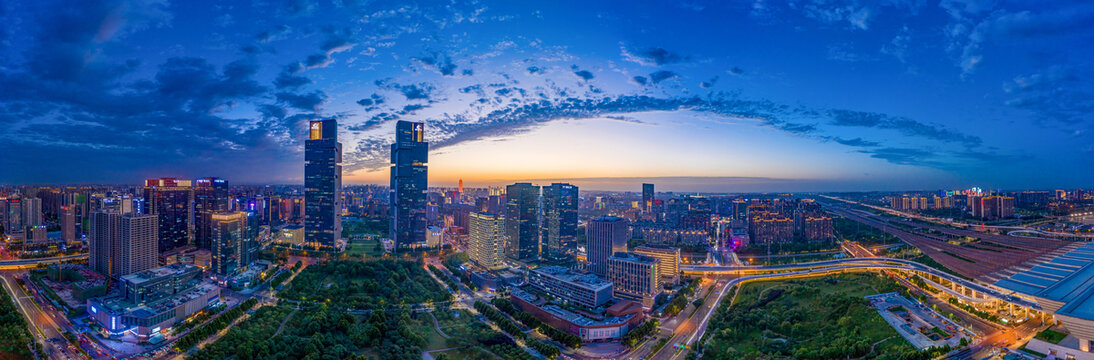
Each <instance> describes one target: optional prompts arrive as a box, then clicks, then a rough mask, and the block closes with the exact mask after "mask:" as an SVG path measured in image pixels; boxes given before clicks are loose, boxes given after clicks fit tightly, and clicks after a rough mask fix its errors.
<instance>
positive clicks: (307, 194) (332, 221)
mask: <svg viewBox="0 0 1094 360" xmlns="http://www.w3.org/2000/svg"><path fill="white" fill-rule="evenodd" d="M341 203H342V144H341V143H339V142H338V123H337V122H336V121H335V120H321V121H312V122H311V130H310V133H309V138H308V140H307V141H305V142H304V242H305V243H306V244H307V245H309V246H314V247H328V248H333V247H336V246H337V245H338V239H339V238H340V237H341V235H342V217H341V216H340V214H339V213H340V212H341V210H342V206H341Z"/></svg>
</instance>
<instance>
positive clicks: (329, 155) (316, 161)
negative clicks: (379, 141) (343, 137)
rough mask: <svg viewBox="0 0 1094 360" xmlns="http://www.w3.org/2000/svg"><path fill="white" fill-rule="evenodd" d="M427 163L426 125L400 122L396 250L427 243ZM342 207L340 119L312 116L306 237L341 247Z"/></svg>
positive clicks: (394, 169)
mask: <svg viewBox="0 0 1094 360" xmlns="http://www.w3.org/2000/svg"><path fill="white" fill-rule="evenodd" d="M428 162H429V143H427V142H425V124H424V123H420V122H410V121H399V122H398V123H397V124H396V125H395V143H394V144H391V190H390V191H391V239H392V240H394V241H395V249H396V251H398V250H406V249H409V248H411V247H414V246H416V245H417V244H423V243H425V231H426V225H427V224H426V217H425V209H426V190H427V188H428V183H427V179H428V178H427V175H426V164H427V163H428ZM341 211H342V144H341V143H339V142H338V122H337V121H336V120H317V121H312V122H311V123H310V124H309V130H308V140H307V141H305V143H304V241H305V242H306V243H308V244H312V245H318V246H321V247H324V248H328V247H329V248H330V249H335V250H337V249H341V248H342V246H343V244H342V240H341V235H342V218H341Z"/></svg>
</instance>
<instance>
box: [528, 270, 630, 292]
mask: <svg viewBox="0 0 1094 360" xmlns="http://www.w3.org/2000/svg"><path fill="white" fill-rule="evenodd" d="M532 271H533V272H535V273H538V274H541V275H545V276H549V277H552V278H555V279H558V280H560V281H565V282H568V283H573V284H575V285H578V286H582V287H585V288H589V289H592V290H600V289H604V288H610V287H611V286H612V282H611V281H607V280H604V279H601V278H598V277H596V275H593V274H579V273H575V272H573V271H571V270H570V269H567V268H565V267H562V266H558V265H548V266H540V267H538V268H535V269H532Z"/></svg>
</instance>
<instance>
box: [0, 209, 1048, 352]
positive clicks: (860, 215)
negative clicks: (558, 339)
mask: <svg viewBox="0 0 1094 360" xmlns="http://www.w3.org/2000/svg"><path fill="white" fill-rule="evenodd" d="M843 201H846V200H843ZM849 203H850V202H849ZM855 204H857V203H855ZM857 205H862V204H857ZM835 207H836V209H834V212H836V213H839V214H841V215H845V216H847V215H850V216H849V217H851V218H853V219H855V220H856V221H860V222H863V223H875V224H880V222H882V221H888V220H880V219H877V218H867V217H876V216H874V215H869V214H867V213H865V212H856V213H854V214H851V213H849V212H848V210H847V209H846V208H842V207H840V206H838V205H837V206H835ZM887 211H888V210H887ZM900 214H901V215H903V213H900ZM882 229H883V230H885V231H887V232H890V233H894V231H893V230H892V227H889V228H885V227H882ZM894 235H898V234H896V233H894ZM904 235H906V234H904ZM898 237H900V236H899V235H898ZM902 239H903V237H902ZM721 250H722V249H715V253H716V254H719V255H721V256H716V259H715V262H716V263H727V264H728V265H739V264H740V262H739V260H738V259H737V258H736V256H734V255H732V252H730V253H729V254H726V253H725V252H724V251H721ZM843 250H844V252H846V253H847V254H848V255H850V256H852V257H854V258H872V257H875V256H876V255H875V254H874V252H873V251H871V250H870V249H868V248H866V247H863V246H861V245H860V244H857V243H853V242H845V243H844V244H843ZM79 258H80V256H74V257H65V258H61V259H60V260H72V259H79ZM300 259H302V260H305V261H308V260H313V259H308V258H300ZM722 259H725V260H722ZM57 260H59V259H57V258H54V259H37V260H15V261H12V260H8V261H3V262H0V269H3V270H2V271H0V279H2V282H3V286H4V289H5V291H7V292H8V294H9V295H11V296H12V298H13V299H15V303H16V306H17V308H18V309H19V311H20V312H21V313H22V315H23V316H24V318H26V319H27V321H28V324H29V327H30V330H31V333H32V335H33V336H34V338H35V340H36V341H37V342H38V343H39V344H41V345H42V346H43V349H44V350H45V352H46V354H48V355H49V358H50V359H83V358H85V355H84V353H87V354H89V355H90V356H91V357H92V358H95V359H105V358H111V354H110V350H109V349H108V348H106V347H104V346H103V345H101V344H98V343H96V342H95V341H90V342H81V347H82V348H77V347H76V346H73V345H71V344H70V343H69V342H68V341H67V340H66V339H65V338H64V335H63V333H64V332H68V333H71V334H76V333H78V331H77V329H76V328H75V327H74V326H73V324H71V323H70V322H69V321H68V319H67V318H66V317H65V315H64V314H63V313H62V312H60V311H59V310H57V309H55V308H54V307H53V306H51V305H48V304H49V303H48V302H46V301H45V299H38V298H36V297H35V296H33V295H30V294H28V293H27V292H26V291H24V290H23V288H22V287H20V286H19V285H18V283H17V282H16V275H17V274H20V273H21V272H22V271H21V270H13V269H15V268H20V267H25V266H27V265H34V264H39V263H49V262H55V261H57ZM293 260H296V259H295V258H294V259H293ZM294 262H295V261H290V263H294ZM425 263H426V264H431V265H434V266H436V267H437V268H438V269H442V271H443V272H444V273H446V274H449V275H450V273H449V272H448V270H447V269H446V268H445V267H444V266H443V264H442V263H441V260H440V259H438V258H435V257H430V258H426V259H425ZM883 271H885V272H886V273H888V272H890V270H883ZM786 274H787V275H786V276H797V275H801V273H800V272H793V273H786ZM430 275H431V276H433V274H432V273H431V272H430ZM450 276H451V275H450ZM805 276H811V275H810V274H805ZM779 277H781V275H775V276H770V278H772V279H774V278H779ZM893 277H894V278H896V279H898V281H900V282H901V283H902V284H903V285H904V286H906V287H908V288H909V289H912V290H913V291H914V292H917V293H919V294H922V295H928V296H927V299H928V305H934V306H937V307H938V308H939V309H940V310H942V311H943V312H945V313H950V314H954V315H955V316H956V317H957V321H958V322H959V323H961V324H963V325H964V326H967V327H969V328H971V329H973V330H974V331H976V332H977V333H978V334H980V335H981V336H979V337H978V338H977V339H976V341H974V342H973V344H972V345H970V346H968V347H966V348H965V349H962V350H961V351H959V352H958V353H957V354H956V355H954V357H956V358H959V359H986V358H991V357H992V356H995V355H998V354H1001V353H1002V352H1003V351H1006V352H1010V353H1014V352H1015V347H1017V346H1019V345H1021V344H1023V343H1025V342H1026V341H1028V340H1029V339H1030V338H1032V337H1033V335H1034V334H1036V333H1037V332H1038V331H1040V330H1042V329H1044V328H1045V327H1046V326H1045V324H1043V323H1042V322H1041V321H1027V322H1025V323H1023V324H1021V325H1020V326H1018V327H1013V328H1007V327H1004V326H1001V325H998V324H995V323H992V322H988V321H986V320H983V319H981V318H979V317H976V316H973V315H970V314H968V313H966V312H964V311H962V310H960V309H957V308H956V307H954V306H952V305H951V304H949V303H947V302H946V301H943V300H941V299H939V298H936V297H933V296H930V295H932V294H930V293H928V292H923V291H920V290H918V288H917V287H916V286H915V285H913V284H911V283H909V282H908V281H907V280H904V279H903V278H902V277H900V276H893ZM742 280H745V279H741V275H740V274H737V275H733V274H718V275H705V276H703V277H702V279H701V282H700V285H699V287H698V289H697V291H695V293H694V294H693V295H692V298H690V299H689V300H691V301H688V303H687V304H688V305H687V306H686V308H685V309H683V310H682V311H680V312H679V313H677V314H676V315H674V316H671V317H668V318H665V319H661V325H660V328H659V331H658V332H657V333H655V334H656V335H655V336H652V337H650V338H648V339H647V340H646V341H644V342H642V343H640V344H639V345H638V346H636V347H635V348H634V349H630V350H626V349H625V348H622V347H607V348H603V349H601V350H603V351H606V352H601V353H597V352H596V351H597V350H596V347H595V346H594V347H593V348H594V350H591V351H590V350H588V349H586V350H581V351H577V352H573V353H567V354H565V355H566V356H568V357H572V358H596V357H611V358H633V359H647V358H648V359H670V360H673V359H679V358H683V357H684V355H686V354H687V353H688V351H690V350H693V349H691V348H692V347H693V346H694V345H695V344H696V342H697V341H698V340H699V339H701V338H702V337H703V335H704V334H705V333H706V330H707V325H708V324H709V320H710V318H711V317H712V316H713V315H714V313H715V312H716V311H717V309H718V308H719V307H721V306H723V304H722V303H723V302H724V301H729V302H730V303H731V304H732V303H733V301H734V300H735V295H736V290H739V289H740V287H739V286H738V285H739V284H740V283H741V282H742ZM459 287H460V291H459V293H458V294H457V295H456V296H457V300H456V304H455V305H454V306H455V307H457V308H463V309H467V310H468V311H471V312H472V313H475V314H477V312H476V311H475V309H474V307H473V303H474V302H475V301H489V300H490V299H491V298H493V297H494V295H493V294H490V293H486V292H481V291H472V290H471V289H470V288H468V287H467V286H466V285H465V284H463V283H460V285H459ZM275 292H276V291H275V290H274V289H270V288H268V287H266V286H265V285H264V286H263V287H259V288H257V289H255V290H254V291H253V292H252V293H250V294H237V293H231V292H228V293H227V294H225V295H226V296H229V297H235V298H236V300H237V301H234V303H238V302H240V301H241V300H242V299H243V298H244V297H246V296H253V297H256V298H258V299H259V300H260V302H259V305H258V306H266V305H272V304H274V303H276V300H275V298H274V295H275ZM700 297H702V298H703V299H704V301H703V302H702V303H701V304H700V305H699V306H696V305H694V304H693V303H692V301H693V300H695V299H697V298H700ZM727 298H728V300H727ZM43 304H46V305H43ZM245 318H246V317H242V318H240V319H238V320H237V321H236V322H235V323H234V324H238V323H239V322H240V321H242V320H244V319H245ZM479 318H480V319H481V320H483V321H487V322H488V323H489V321H488V320H486V319H485V318H483V317H481V316H480V317H479ZM490 325H491V326H492V327H495V328H496V325H494V324H490ZM228 329H230V327H229V328H226V329H224V330H222V331H221V332H219V333H218V334H215V335H213V336H211V337H210V338H209V339H206V340H204V341H203V342H202V343H201V344H199V347H200V346H203V345H205V344H207V343H211V342H213V341H215V340H216V339H217V338H219V337H220V336H222V335H223V334H224V333H226V332H227V331H228ZM532 334H537V333H535V332H532ZM537 336H539V337H540V339H541V340H546V338H545V337H543V336H542V335H537ZM664 338H667V339H668V340H667V342H665V345H664V346H663V347H660V348H657V345H658V344H659V343H660V342H661V339H664ZM514 340H516V339H514ZM518 343H520V342H519V340H518ZM166 346H169V344H167V343H165V344H161V345H160V349H164V348H165V347H166ZM1004 349H1005V350H1004ZM155 354H156V355H157V356H155V358H163V359H180V358H182V357H184V355H185V354H175V353H170V352H165V351H158V352H156V353H155Z"/></svg>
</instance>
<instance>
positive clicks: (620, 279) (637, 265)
mask: <svg viewBox="0 0 1094 360" xmlns="http://www.w3.org/2000/svg"><path fill="white" fill-rule="evenodd" d="M608 281H611V282H612V288H613V290H614V293H615V297H617V298H620V299H626V300H631V301H634V302H637V303H640V304H642V306H644V307H653V300H654V298H656V297H657V295H659V294H661V260H660V259H658V258H654V257H649V256H644V255H638V254H633V253H625V252H619V253H615V254H614V255H612V256H611V257H608Z"/></svg>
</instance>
